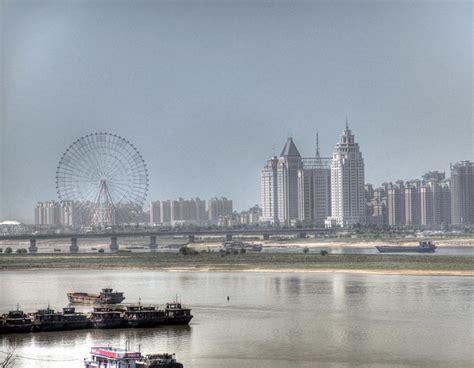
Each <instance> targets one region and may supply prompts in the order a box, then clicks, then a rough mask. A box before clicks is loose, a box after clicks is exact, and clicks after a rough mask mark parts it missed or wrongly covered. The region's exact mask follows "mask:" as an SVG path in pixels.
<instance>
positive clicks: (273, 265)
mask: <svg viewBox="0 0 474 368" xmlns="http://www.w3.org/2000/svg"><path fill="white" fill-rule="evenodd" d="M53 268H62V269H68V268H74V269H81V268H84V269H85V268H93V269H105V268H107V269H112V268H148V269H166V268H194V269H196V270H199V269H208V268H211V269H215V270H216V269H217V270H229V271H232V270H249V269H272V270H279V269H296V270H318V269H342V270H393V271H403V270H420V271H471V272H472V271H474V257H470V256H467V257H466V256H464V257H461V256H444V255H442V256H441V255H384V254H327V255H322V254H320V253H299V254H288V253H286V254H283V253H238V254H227V255H226V256H225V257H223V256H222V255H221V254H220V253H217V252H215V253H214V252H213V253H209V252H206V253H196V254H194V255H193V256H192V257H190V256H187V255H183V254H179V253H178V254H177V253H115V254H113V253H104V254H100V253H89V254H87V253H82V254H81V253H79V254H9V255H5V254H2V255H0V270H8V269H53Z"/></svg>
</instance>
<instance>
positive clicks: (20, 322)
mask: <svg viewBox="0 0 474 368" xmlns="http://www.w3.org/2000/svg"><path fill="white" fill-rule="evenodd" d="M31 327H32V324H31V318H30V317H29V316H28V315H27V314H26V313H24V312H23V311H22V310H20V309H19V308H17V309H16V310H14V311H10V312H8V314H4V315H3V316H1V317H0V333H23V332H30V331H31Z"/></svg>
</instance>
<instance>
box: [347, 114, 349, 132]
mask: <svg viewBox="0 0 474 368" xmlns="http://www.w3.org/2000/svg"><path fill="white" fill-rule="evenodd" d="M346 129H347V130H349V118H348V117H347V115H346Z"/></svg>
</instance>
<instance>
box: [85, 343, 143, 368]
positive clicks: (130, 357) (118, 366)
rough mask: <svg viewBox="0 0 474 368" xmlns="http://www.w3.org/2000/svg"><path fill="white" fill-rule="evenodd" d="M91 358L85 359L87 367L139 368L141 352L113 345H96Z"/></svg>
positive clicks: (92, 349) (91, 352)
mask: <svg viewBox="0 0 474 368" xmlns="http://www.w3.org/2000/svg"><path fill="white" fill-rule="evenodd" d="M90 354H91V357H90V359H84V366H85V368H137V365H136V362H137V360H139V359H140V358H141V356H142V355H141V353H139V352H133V351H127V350H125V349H118V348H112V347H94V348H91V351H90Z"/></svg>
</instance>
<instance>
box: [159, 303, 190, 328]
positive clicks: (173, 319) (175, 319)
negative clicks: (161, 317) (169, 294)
mask: <svg viewBox="0 0 474 368" xmlns="http://www.w3.org/2000/svg"><path fill="white" fill-rule="evenodd" d="M165 315H166V324H168V325H187V324H188V323H189V322H190V321H191V319H192V318H193V315H192V314H191V309H190V308H184V307H183V306H182V305H181V303H178V302H173V303H167V304H166V308H165Z"/></svg>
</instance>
